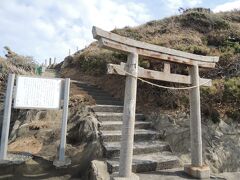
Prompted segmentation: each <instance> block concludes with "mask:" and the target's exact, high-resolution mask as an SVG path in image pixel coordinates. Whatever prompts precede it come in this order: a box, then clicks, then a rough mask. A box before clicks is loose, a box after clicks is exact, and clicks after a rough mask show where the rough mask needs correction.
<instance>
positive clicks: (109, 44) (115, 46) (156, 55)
mask: <svg viewBox="0 0 240 180" xmlns="http://www.w3.org/2000/svg"><path fill="white" fill-rule="evenodd" d="M99 45H100V46H101V47H104V48H107V49H110V50H118V51H121V52H126V53H129V52H136V53H138V54H139V55H141V56H144V57H151V58H152V59H156V60H163V61H166V62H174V63H179V64H186V65H190V66H195V65H198V66H200V67H205V68H214V67H215V63H208V62H200V61H193V60H191V59H186V58H182V57H178V56H173V55H169V54H162V53H160V52H156V51H150V50H145V49H140V48H134V47H129V46H127V45H124V44H119V43H116V42H114V41H112V40H109V39H105V38H100V39H99Z"/></svg>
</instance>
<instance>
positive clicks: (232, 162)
mask: <svg viewBox="0 0 240 180" xmlns="http://www.w3.org/2000/svg"><path fill="white" fill-rule="evenodd" d="M148 119H149V121H151V122H153V126H154V127H155V128H156V129H158V130H159V132H160V133H161V134H162V137H163V138H164V139H166V140H167V141H168V142H169V143H170V145H171V147H172V149H173V151H174V152H175V153H177V154H178V156H179V158H180V159H181V161H182V164H185V163H189V162H190V129H189V123H190V122H189V115H188V114H187V113H177V114H172V115H171V114H168V115H167V114H161V113H152V115H150V116H148ZM202 134H203V136H202V137H203V156H204V162H205V163H206V164H208V165H209V166H210V168H211V172H212V173H222V172H239V171H240V128H239V124H238V123H236V122H234V121H232V120H231V119H225V120H224V121H223V120H221V121H220V123H219V124H214V123H212V121H209V120H207V119H205V118H204V117H203V119H202Z"/></svg>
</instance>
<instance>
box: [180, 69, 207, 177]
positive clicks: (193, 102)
mask: <svg viewBox="0 0 240 180" xmlns="http://www.w3.org/2000/svg"><path fill="white" fill-rule="evenodd" d="M189 70H190V76H191V84H192V86H196V87H194V88H192V89H190V90H189V99H190V137H191V165H187V166H185V167H184V170H185V171H186V172H187V173H188V174H190V175H191V176H193V177H196V178H200V179H205V178H210V169H209V167H208V166H203V160H202V127H201V107H200V104H201V103H200V87H199V79H200V78H199V68H198V66H197V65H194V66H191V67H190V69H189Z"/></svg>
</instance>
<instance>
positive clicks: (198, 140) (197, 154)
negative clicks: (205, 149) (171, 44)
mask: <svg viewBox="0 0 240 180" xmlns="http://www.w3.org/2000/svg"><path fill="white" fill-rule="evenodd" d="M92 33H93V37H94V38H95V39H97V40H98V42H99V44H100V46H101V47H103V48H107V49H111V50H114V51H121V52H124V53H127V54H128V60H127V63H126V64H124V63H121V65H116V64H109V65H108V73H110V74H119V75H126V86H125V97H124V110H123V126H122V139H121V150H120V167H119V177H120V179H137V178H136V176H132V169H131V168H132V155H133V141H134V124H135V107H136V93H137V77H142V78H148V79H155V80H161V81H168V82H175V83H182V84H189V85H191V86H193V88H189V93H190V96H189V97H190V118H191V120H190V131H191V160H192V162H191V165H190V166H186V167H185V171H187V172H188V173H189V174H191V175H193V176H195V177H198V178H205V177H209V176H210V171H209V168H208V167H206V166H203V161H202V132H201V112H200V85H201V84H203V85H205V86H210V85H211V80H209V79H203V78H200V77H199V67H203V68H214V67H215V63H216V62H218V60H219V58H218V57H213V56H201V55H196V54H191V53H187V52H183V51H178V50H174V49H170V48H165V47H161V46H156V45H152V44H148V43H144V42H140V41H136V40H133V39H129V38H126V37H122V36H119V35H117V34H114V33H111V32H107V31H104V30H102V29H100V28H97V27H93V30H92ZM139 56H143V57H148V58H151V59H153V60H156V61H163V62H164V70H163V71H162V72H160V71H153V70H147V69H144V68H141V67H139V66H138V57H139ZM170 63H178V64H185V65H188V66H189V75H188V76H186V75H181V74H173V73H171V70H170ZM203 167H204V168H203ZM115 179H118V178H115Z"/></svg>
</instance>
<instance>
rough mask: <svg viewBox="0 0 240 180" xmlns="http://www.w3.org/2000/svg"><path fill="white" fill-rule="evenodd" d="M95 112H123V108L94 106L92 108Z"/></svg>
mask: <svg viewBox="0 0 240 180" xmlns="http://www.w3.org/2000/svg"><path fill="white" fill-rule="evenodd" d="M90 108H91V109H92V110H93V111H94V112H116V113H118V112H121V113H122V112H123V106H117V105H94V106H91V107H90Z"/></svg>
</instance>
